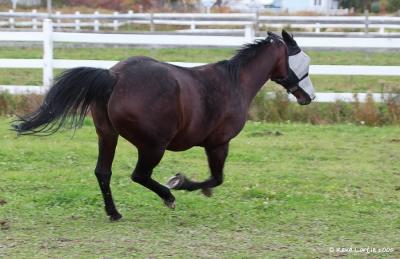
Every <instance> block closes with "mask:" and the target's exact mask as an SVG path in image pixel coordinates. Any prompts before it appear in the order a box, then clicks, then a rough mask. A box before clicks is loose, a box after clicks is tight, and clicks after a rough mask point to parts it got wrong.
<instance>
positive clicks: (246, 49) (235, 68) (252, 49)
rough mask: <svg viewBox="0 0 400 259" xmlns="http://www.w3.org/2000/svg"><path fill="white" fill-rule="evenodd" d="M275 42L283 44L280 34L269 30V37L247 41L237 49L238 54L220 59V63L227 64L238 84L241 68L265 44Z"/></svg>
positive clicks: (226, 66)
mask: <svg viewBox="0 0 400 259" xmlns="http://www.w3.org/2000/svg"><path fill="white" fill-rule="evenodd" d="M274 42H278V44H283V40H282V38H281V37H280V36H278V35H276V34H274V33H271V32H268V37H267V38H265V39H258V40H255V41H254V42H253V43H247V44H245V45H243V47H242V48H240V49H238V50H237V51H236V54H235V55H234V56H233V57H232V58H231V59H229V60H223V61H220V62H218V64H220V65H223V66H225V68H226V69H227V70H228V72H229V74H230V77H231V79H232V80H233V82H234V83H235V84H236V83H237V82H238V76H239V71H240V68H241V67H242V66H243V65H246V64H247V63H248V62H249V61H250V60H252V59H253V58H254V57H255V56H256V55H257V53H258V52H259V51H260V50H261V49H262V48H263V47H264V46H266V45H270V44H272V43H274Z"/></svg>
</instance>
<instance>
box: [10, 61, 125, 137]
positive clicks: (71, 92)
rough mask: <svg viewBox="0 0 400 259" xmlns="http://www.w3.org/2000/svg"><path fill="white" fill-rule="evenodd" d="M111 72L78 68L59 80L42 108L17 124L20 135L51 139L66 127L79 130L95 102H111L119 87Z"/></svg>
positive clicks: (67, 72)
mask: <svg viewBox="0 0 400 259" xmlns="http://www.w3.org/2000/svg"><path fill="white" fill-rule="evenodd" d="M116 80H117V79H116V77H115V76H114V75H112V74H111V73H110V71H109V70H107V69H99V68H90V67H78V68H73V69H69V70H66V71H64V72H63V73H62V74H61V75H60V76H58V77H57V78H56V79H55V83H54V85H53V86H52V87H51V88H50V90H49V92H48V93H47V94H46V97H45V98H44V101H43V103H42V105H41V106H40V107H39V109H38V110H37V111H35V112H32V113H30V114H27V115H25V116H22V117H20V118H19V119H17V120H16V121H14V122H13V125H12V126H13V128H14V130H15V131H17V132H18V134H23V135H28V134H38V135H50V134H53V133H55V132H56V131H57V130H59V129H60V128H61V127H63V126H68V127H70V128H75V129H76V128H77V127H80V126H82V123H83V120H84V118H85V116H86V113H87V111H88V109H89V106H90V104H91V103H92V102H93V101H104V102H107V101H108V98H109V97H110V95H111V92H112V90H113V87H114V85H115V83H116Z"/></svg>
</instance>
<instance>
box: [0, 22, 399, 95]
mask: <svg viewBox="0 0 400 259" xmlns="http://www.w3.org/2000/svg"><path fill="white" fill-rule="evenodd" d="M253 39H254V38H253V35H252V34H251V33H249V32H248V33H247V34H245V35H244V37H233V36H229V37H223V36H193V35H189V36H184V35H143V34H95V33H60V32H53V31H52V22H51V21H50V20H47V19H45V20H44V27H43V32H0V41H28V42H37V41H42V42H43V51H44V54H43V59H0V68H42V69H43V87H39V86H0V91H4V90H7V91H9V92H10V93H13V94H20V93H27V92H30V93H43V92H45V91H46V89H48V87H50V85H51V83H52V80H53V69H54V68H56V69H67V68H72V67H77V66H93V67H103V68H109V67H111V66H113V65H114V64H115V63H116V62H117V61H107V60H63V59H53V42H76V43H82V42H85V43H112V44H140V45H148V44H151V45H178V46H179V45H190V46H193V45H195V46H235V47H237V46H241V45H242V44H244V43H247V42H251V41H252V40H253ZM296 40H297V41H298V42H299V44H300V45H301V46H307V40H308V39H307V38H296ZM337 40H338V41H340V40H345V42H346V40H348V38H344V39H340V38H338V39H337ZM372 40H375V41H374V42H373V43H372V42H370V44H374V45H375V46H372V45H371V46H369V47H371V48H372V47H377V45H379V44H378V41H376V40H379V39H376V38H373V39H372ZM388 40H389V41H388V42H390V43H391V44H392V45H391V46H392V47H393V48H400V39H388ZM330 41H331V43H332V38H331V39H330ZM311 42H312V41H309V45H308V46H310V45H311V44H310V43H311ZM388 42H384V44H385V47H388ZM312 44H314V46H315V45H316V44H315V43H312ZM336 44H338V43H336ZM348 44H350V41H349V42H348ZM364 44H365V43H364ZM318 46H319V45H318ZM347 46H348V45H347ZM325 47H326V46H325ZM352 47H355V46H354V42H353V43H352ZM378 47H379V46H378ZM172 63H173V64H175V65H180V66H185V67H193V66H198V65H202V63H182V62H172ZM310 74H313V75H374V76H398V75H400V66H343V65H337V66H332V65H313V66H311V67H310ZM358 96H359V100H360V101H363V100H364V99H365V97H366V94H364V93H361V94H358ZM386 96H387V95H382V94H379V93H374V94H372V97H373V98H374V100H375V101H377V102H380V101H382V100H383V98H386ZM353 97H354V94H352V93H317V101H319V102H333V101H335V100H337V99H339V100H343V101H351V100H353Z"/></svg>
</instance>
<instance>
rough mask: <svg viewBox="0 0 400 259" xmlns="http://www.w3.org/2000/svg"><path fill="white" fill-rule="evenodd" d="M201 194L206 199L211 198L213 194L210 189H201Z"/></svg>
mask: <svg viewBox="0 0 400 259" xmlns="http://www.w3.org/2000/svg"><path fill="white" fill-rule="evenodd" d="M201 193H202V194H204V195H205V196H206V197H211V196H212V194H213V192H212V188H203V189H201Z"/></svg>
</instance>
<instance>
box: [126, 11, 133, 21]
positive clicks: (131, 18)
mask: <svg viewBox="0 0 400 259" xmlns="http://www.w3.org/2000/svg"><path fill="white" fill-rule="evenodd" d="M128 15H129V20H127V21H126V24H133V22H132V20H133V17H132V16H133V10H129V11H128Z"/></svg>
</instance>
